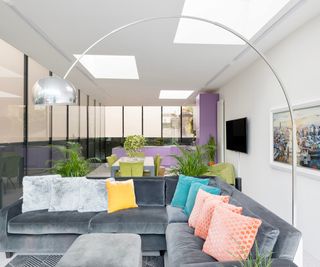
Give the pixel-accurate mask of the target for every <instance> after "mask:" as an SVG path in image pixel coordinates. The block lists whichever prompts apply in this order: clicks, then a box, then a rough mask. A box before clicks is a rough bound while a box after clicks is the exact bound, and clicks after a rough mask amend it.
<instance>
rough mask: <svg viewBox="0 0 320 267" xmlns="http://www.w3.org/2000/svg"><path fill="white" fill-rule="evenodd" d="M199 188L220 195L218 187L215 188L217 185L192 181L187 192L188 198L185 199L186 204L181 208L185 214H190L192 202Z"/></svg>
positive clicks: (194, 200)
mask: <svg viewBox="0 0 320 267" xmlns="http://www.w3.org/2000/svg"><path fill="white" fill-rule="evenodd" d="M199 189H202V190H203V191H205V192H208V193H210V194H213V195H220V193H221V190H220V188H217V187H213V186H209V185H203V184H201V183H193V184H191V186H190V190H189V194H188V198H187V201H186V205H185V207H184V210H183V211H184V213H185V214H186V215H187V216H190V214H191V212H192V209H193V206H194V203H195V202H196V197H197V194H198V191H199Z"/></svg>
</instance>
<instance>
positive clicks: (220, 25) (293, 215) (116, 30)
mask: <svg viewBox="0 0 320 267" xmlns="http://www.w3.org/2000/svg"><path fill="white" fill-rule="evenodd" d="M168 19H190V20H196V21H202V22H205V23H208V24H211V25H214V26H217V27H219V28H222V29H224V30H226V31H228V32H230V33H232V34H233V35H235V36H237V37H238V38H240V39H241V40H242V41H244V42H245V43H246V44H247V45H249V46H250V47H251V48H252V49H253V50H254V51H255V52H256V53H257V54H258V55H259V56H260V58H261V59H262V60H263V61H264V62H265V63H266V64H267V66H268V67H269V69H270V70H271V72H272V73H273V75H274V76H275V78H276V79H277V81H278V83H279V85H280V87H281V90H282V93H283V95H284V97H285V100H286V103H287V105H288V109H289V113H290V120H291V124H292V172H291V175H292V180H291V183H292V189H291V190H292V191H291V203H292V210H291V220H292V224H293V225H295V223H296V210H295V193H296V192H295V190H296V163H297V157H296V125H295V121H294V114H293V108H292V105H291V101H290V98H289V95H288V93H287V90H286V88H285V86H284V84H283V82H282V80H281V79H280V76H279V75H278V73H277V71H276V70H275V68H274V67H273V65H272V64H271V63H270V62H269V61H268V60H267V58H266V56H265V55H264V54H263V53H262V51H260V50H259V49H258V48H257V47H256V46H255V45H254V44H253V43H252V42H251V41H249V40H248V39H247V38H245V37H244V36H243V35H241V34H240V33H238V32H236V31H235V30H233V29H231V28H229V27H227V26H226V25H224V24H221V23H219V22H216V21H211V20H208V19H204V18H199V17H195V16H167V17H149V18H144V19H139V20H136V21H133V22H131V23H128V24H125V25H123V26H121V27H119V28H116V29H114V30H113V31H111V32H109V33H107V34H106V35H104V36H102V37H101V38H100V39H98V40H97V41H95V42H94V43H93V44H92V45H90V46H89V47H88V48H87V49H86V50H84V52H83V53H82V54H81V56H79V57H78V58H77V59H76V60H75V61H74V62H73V64H72V65H71V66H70V68H69V69H68V70H67V72H66V74H65V75H64V77H63V78H64V79H66V78H67V77H68V75H69V74H70V72H71V71H72V69H73V68H74V67H75V66H76V64H77V63H78V62H79V61H80V60H81V59H82V57H83V56H84V55H86V54H87V53H88V52H89V51H90V50H91V49H92V48H93V47H95V46H96V45H97V44H99V43H100V42H102V41H103V40H104V39H106V38H108V37H109V36H111V35H113V34H115V33H117V32H119V31H121V30H124V29H126V28H129V27H131V26H134V25H137V24H141V23H144V22H149V21H156V20H168Z"/></svg>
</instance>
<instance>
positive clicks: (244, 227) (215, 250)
mask: <svg viewBox="0 0 320 267" xmlns="http://www.w3.org/2000/svg"><path fill="white" fill-rule="evenodd" d="M261 223H262V221H261V220H259V219H256V218H252V217H247V216H243V215H240V214H237V213H235V212H232V211H230V210H228V209H226V208H223V207H217V208H216V209H215V211H214V213H213V216H212V219H211V224H210V227H209V233H208V236H207V239H206V241H205V242H204V245H203V249H202V250H203V252H205V253H207V254H209V255H210V256H212V257H213V258H215V259H216V260H218V261H241V260H245V259H247V258H248V256H249V253H250V250H251V248H252V246H253V244H254V240H255V238H256V235H257V232H258V228H259V227H260V225H261Z"/></svg>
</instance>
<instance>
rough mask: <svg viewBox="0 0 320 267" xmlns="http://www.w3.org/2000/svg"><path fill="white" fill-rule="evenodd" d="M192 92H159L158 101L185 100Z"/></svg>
mask: <svg viewBox="0 0 320 267" xmlns="http://www.w3.org/2000/svg"><path fill="white" fill-rule="evenodd" d="M192 93H193V90H160V95H159V99H187V98H188V97H189V96H190V95H191V94H192Z"/></svg>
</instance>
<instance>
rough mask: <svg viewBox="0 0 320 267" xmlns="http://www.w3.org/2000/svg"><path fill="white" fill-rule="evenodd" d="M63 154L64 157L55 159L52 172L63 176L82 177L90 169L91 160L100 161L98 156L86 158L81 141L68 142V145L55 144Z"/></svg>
mask: <svg viewBox="0 0 320 267" xmlns="http://www.w3.org/2000/svg"><path fill="white" fill-rule="evenodd" d="M53 147H54V148H56V149H57V150H58V151H60V152H61V153H62V154H63V155H65V158H64V159H60V160H54V161H53V167H52V172H54V173H56V174H60V175H61V176H62V177H82V176H85V175H87V174H88V173H89V172H90V171H91V168H90V162H100V160H99V159H98V158H90V159H85V158H84V157H83V156H82V147H81V145H80V144H79V143H74V142H67V144H66V146H53Z"/></svg>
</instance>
